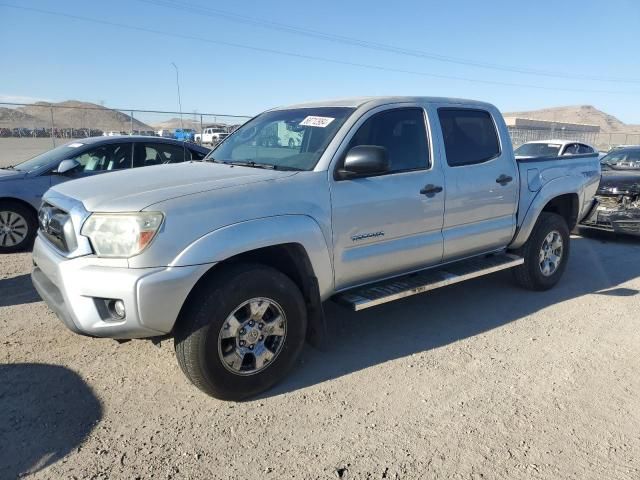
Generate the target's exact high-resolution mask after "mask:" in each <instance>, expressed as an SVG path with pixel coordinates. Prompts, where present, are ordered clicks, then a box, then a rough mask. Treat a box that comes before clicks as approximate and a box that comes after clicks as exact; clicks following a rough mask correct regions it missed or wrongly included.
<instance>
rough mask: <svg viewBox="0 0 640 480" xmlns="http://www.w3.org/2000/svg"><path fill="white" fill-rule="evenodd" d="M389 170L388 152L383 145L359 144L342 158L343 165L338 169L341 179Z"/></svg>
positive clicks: (378, 173)
mask: <svg viewBox="0 0 640 480" xmlns="http://www.w3.org/2000/svg"><path fill="white" fill-rule="evenodd" d="M388 171H389V154H388V153H387V149H386V148H384V147H378V146H376V145H359V146H357V147H353V148H352V149H351V150H349V152H347V156H346V157H345V159H344V166H343V167H342V168H341V169H340V170H338V172H337V177H338V179H341V180H346V179H350V178H357V177H366V176H370V175H380V174H382V173H386V172H388Z"/></svg>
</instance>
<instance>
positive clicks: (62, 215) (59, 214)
mask: <svg viewBox="0 0 640 480" xmlns="http://www.w3.org/2000/svg"><path fill="white" fill-rule="evenodd" d="M38 223H39V230H40V232H41V233H42V235H43V236H44V237H45V238H46V239H47V240H49V241H50V242H51V243H52V244H53V245H55V246H56V247H57V248H58V250H60V251H61V252H63V253H69V252H71V251H73V250H75V249H76V247H77V242H76V236H75V232H74V231H73V223H72V221H71V217H70V216H69V214H68V213H67V212H65V211H64V210H61V209H59V208H57V207H54V206H53V205H51V204H49V203H46V202H45V203H43V204H42V206H41V207H40V211H39V212H38Z"/></svg>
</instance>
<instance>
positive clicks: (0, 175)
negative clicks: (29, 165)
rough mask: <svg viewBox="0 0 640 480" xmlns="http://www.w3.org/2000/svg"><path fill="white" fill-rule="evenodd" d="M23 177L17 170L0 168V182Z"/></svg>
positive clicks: (23, 174) (22, 173)
mask: <svg viewBox="0 0 640 480" xmlns="http://www.w3.org/2000/svg"><path fill="white" fill-rule="evenodd" d="M24 176H25V173H24V172H20V171H18V170H10V169H8V168H0V182H2V181H3V180H15V179H17V178H22V177H24Z"/></svg>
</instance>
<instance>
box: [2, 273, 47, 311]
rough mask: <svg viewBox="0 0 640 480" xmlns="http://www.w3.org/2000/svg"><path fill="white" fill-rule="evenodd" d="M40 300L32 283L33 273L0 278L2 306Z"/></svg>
mask: <svg viewBox="0 0 640 480" xmlns="http://www.w3.org/2000/svg"><path fill="white" fill-rule="evenodd" d="M39 301H40V297H39V296H38V293H37V292H36V289H35V288H33V285H32V284H31V275H29V274H24V275H18V276H17V277H11V278H3V279H0V307H10V306H12V305H22V304H23V303H33V302H39Z"/></svg>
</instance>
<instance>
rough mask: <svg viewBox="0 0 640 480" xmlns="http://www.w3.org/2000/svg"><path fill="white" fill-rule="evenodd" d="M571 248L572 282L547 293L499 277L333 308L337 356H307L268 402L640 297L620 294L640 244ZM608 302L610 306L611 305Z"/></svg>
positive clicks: (590, 243) (639, 269) (635, 268)
mask: <svg viewBox="0 0 640 480" xmlns="http://www.w3.org/2000/svg"><path fill="white" fill-rule="evenodd" d="M571 246H572V251H571V258H570V260H569V264H568V265H567V270H566V272H565V275H564V277H563V278H562V279H561V281H560V283H559V284H558V285H557V286H556V287H555V288H554V289H552V290H549V291H546V292H532V291H528V290H523V289H521V288H519V287H517V286H515V285H514V284H513V282H512V281H511V275H510V273H509V272H499V273H497V274H494V275H491V276H488V277H484V278H479V279H475V280H472V281H469V282H465V283H460V284H457V285H453V286H450V287H446V288H442V289H439V290H435V291H433V292H430V293H426V294H422V295H416V296H414V297H410V298H407V299H405V300H401V301H398V302H394V303H391V304H386V305H382V306H380V307H374V308H372V309H370V310H365V311H363V312H360V313H354V312H351V311H348V310H346V309H344V308H342V307H340V306H337V305H335V304H332V303H331V302H329V303H328V304H327V306H326V315H327V321H328V322H329V329H330V332H331V338H330V347H329V350H328V351H326V352H320V351H317V350H315V349H313V348H310V347H307V348H305V351H304V352H303V355H302V359H301V362H300V363H299V364H298V366H297V368H296V369H295V371H294V372H292V374H291V375H290V376H289V377H288V378H287V379H285V381H284V382H283V383H282V384H280V385H278V386H276V387H275V388H274V389H272V390H271V391H269V392H266V394H265V396H274V395H279V394H282V393H285V392H288V391H294V390H298V389H301V388H305V387H308V386H310V385H314V384H317V383H321V382H324V381H327V380H331V379H334V378H338V377H341V376H343V375H348V374H349V373H352V372H355V371H358V370H362V369H365V368H368V367H371V366H374V365H377V364H380V363H384V362H387V361H389V360H394V359H397V358H401V357H405V356H408V355H412V354H414V353H417V352H423V351H427V350H430V349H433V348H437V347H441V346H444V345H447V344H450V343H452V342H456V341H459V340H463V339H465V338H468V337H471V336H474V335H478V334H480V333H483V332H486V331H488V330H492V329H494V328H499V327H501V326H503V325H506V324H508V323H510V322H514V321H517V320H520V319H523V318H525V317H527V316H528V315H531V314H534V313H535V312H538V311H540V310H542V309H544V308H547V307H549V306H551V305H554V304H557V303H561V302H564V301H567V300H571V299H576V298H579V297H582V296H584V295H590V294H597V295H603V296H626V297H629V296H635V295H638V294H639V293H640V292H638V290H636V289H632V288H628V287H625V288H621V287H619V285H620V284H622V283H625V282H626V281H628V280H631V279H634V278H636V277H638V276H640V242H636V243H631V244H629V243H623V244H616V243H607V244H603V243H601V242H598V241H597V240H593V239H585V238H580V237H577V238H576V237H574V238H573V239H572V244H571ZM602 301H608V300H607V299H606V298H604V297H603V298H602ZM639 301H640V300H639Z"/></svg>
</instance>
